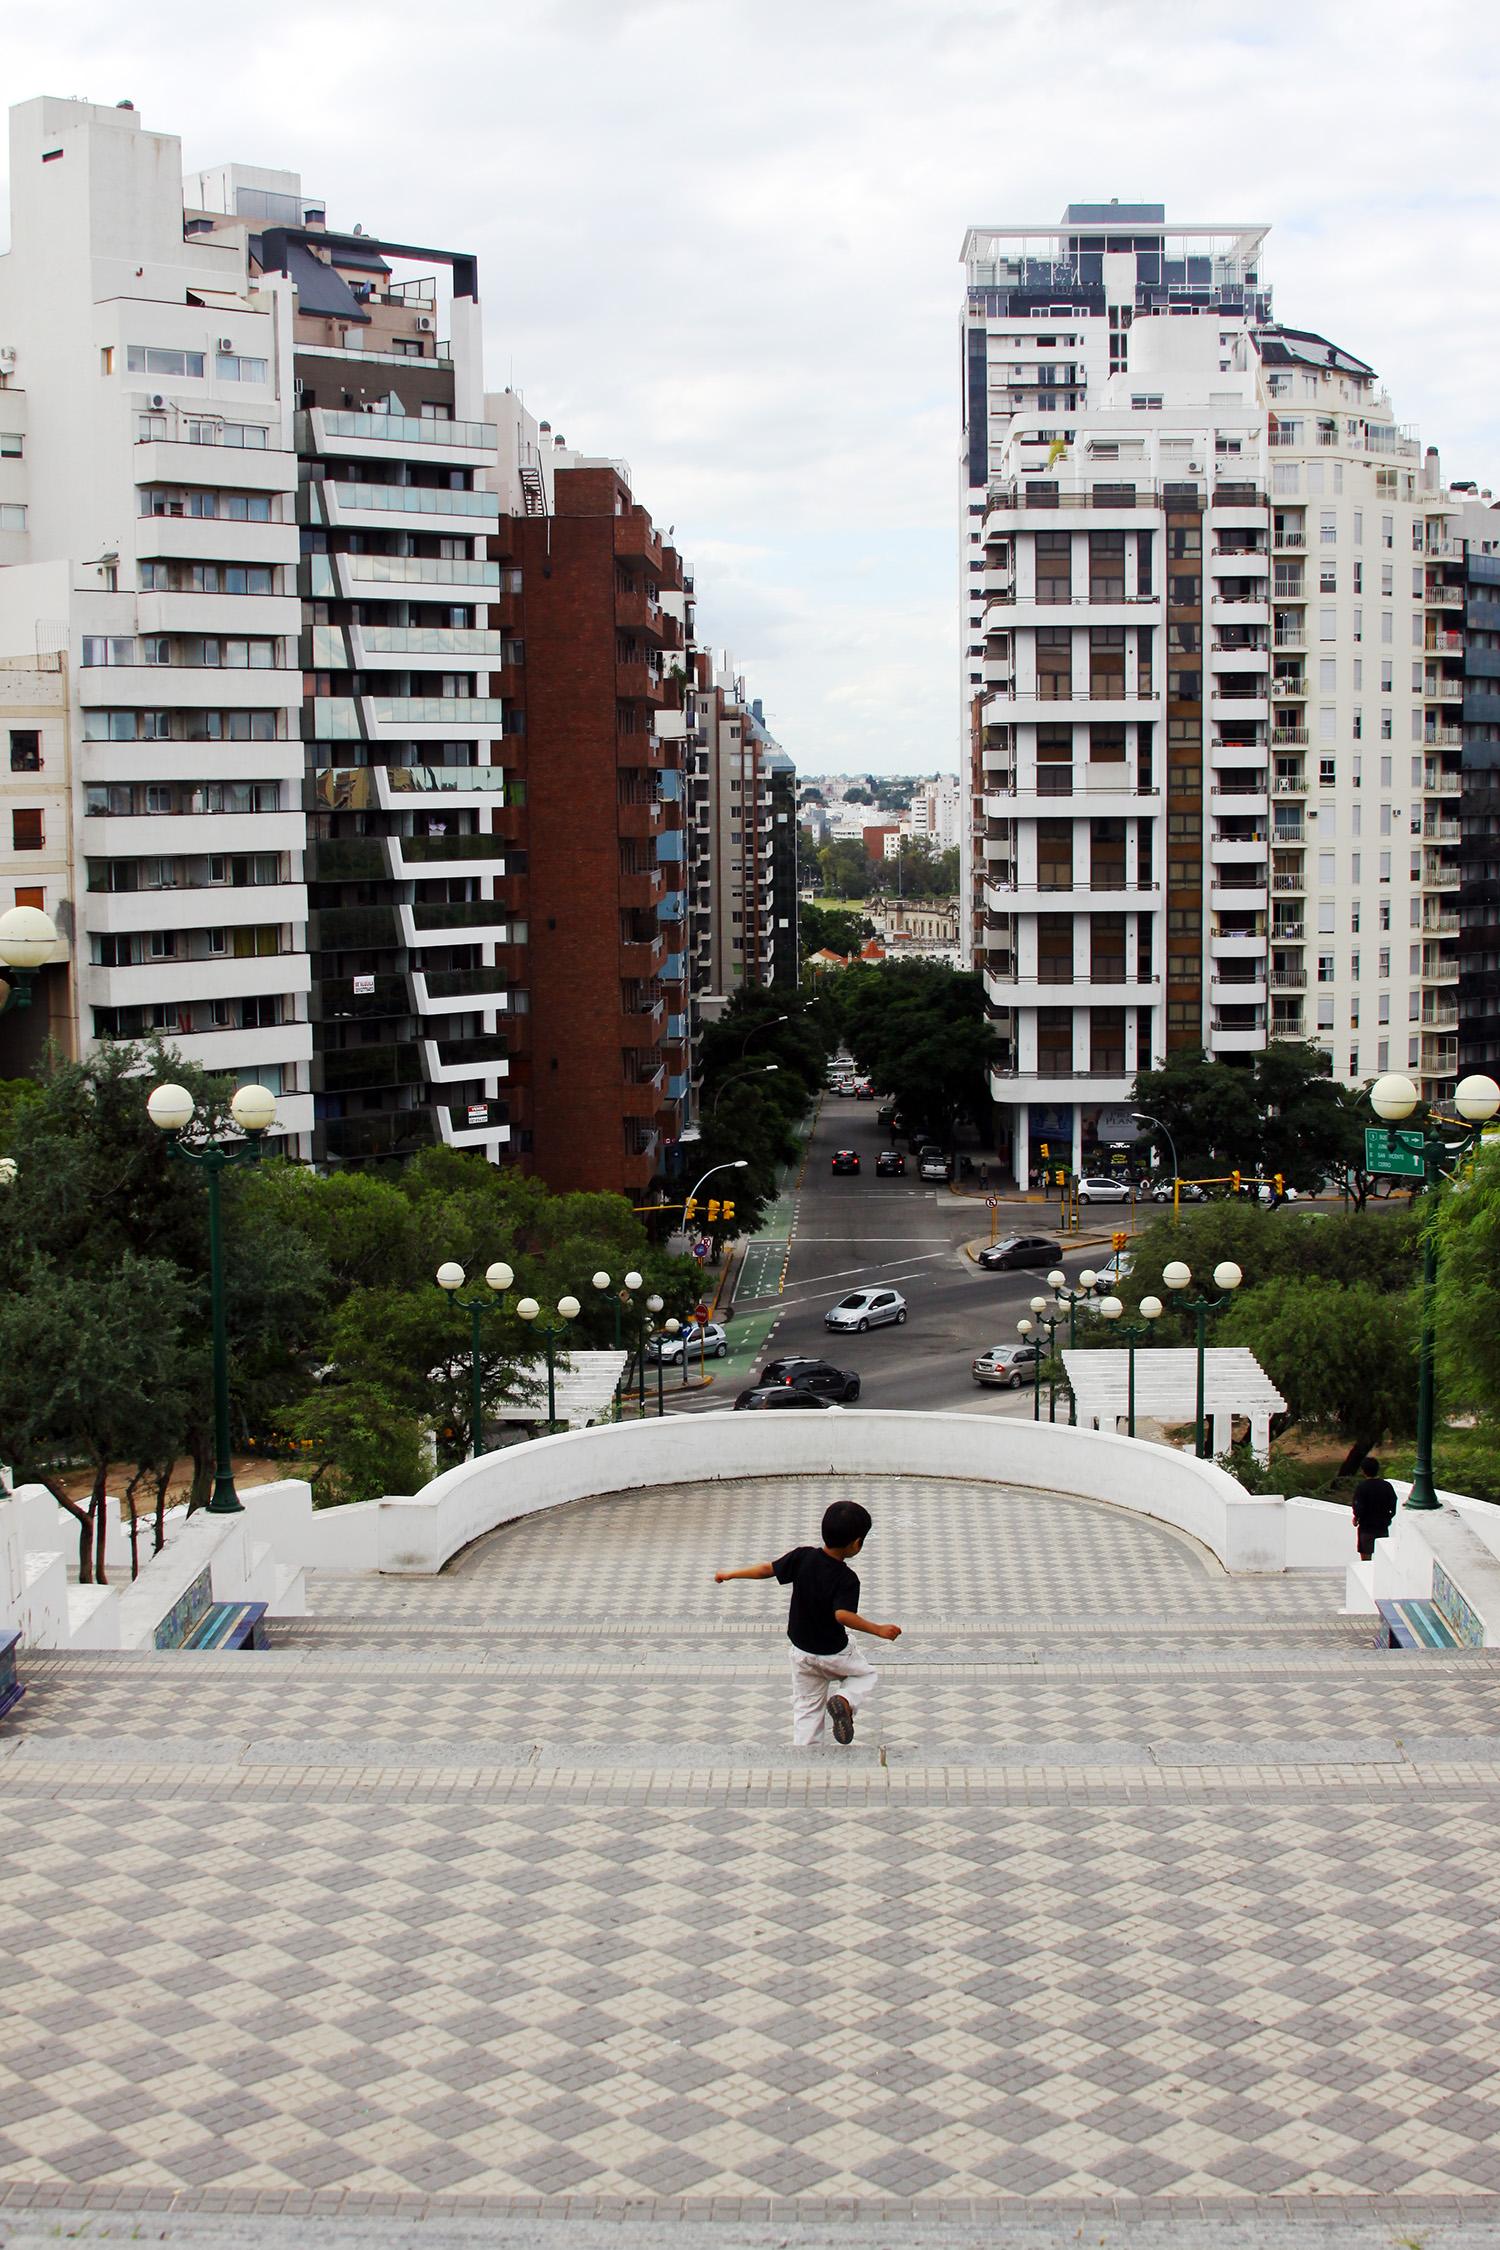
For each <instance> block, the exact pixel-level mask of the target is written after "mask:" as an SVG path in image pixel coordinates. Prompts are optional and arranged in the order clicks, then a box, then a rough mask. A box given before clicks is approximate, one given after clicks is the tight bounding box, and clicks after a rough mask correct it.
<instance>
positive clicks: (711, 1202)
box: [708, 1195, 719, 1227]
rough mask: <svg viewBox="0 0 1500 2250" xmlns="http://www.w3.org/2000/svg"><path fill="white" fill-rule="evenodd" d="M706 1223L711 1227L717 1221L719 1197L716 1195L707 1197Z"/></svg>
mask: <svg viewBox="0 0 1500 2250" xmlns="http://www.w3.org/2000/svg"><path fill="white" fill-rule="evenodd" d="M708 1223H709V1225H710V1226H711V1227H716V1226H717V1225H718V1223H719V1199H718V1197H717V1196H716V1195H711V1196H710V1197H709V1199H708Z"/></svg>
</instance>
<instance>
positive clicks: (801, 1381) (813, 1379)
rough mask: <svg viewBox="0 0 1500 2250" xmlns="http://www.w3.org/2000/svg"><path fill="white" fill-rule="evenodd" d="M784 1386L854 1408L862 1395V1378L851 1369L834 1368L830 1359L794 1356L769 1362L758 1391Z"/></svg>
mask: <svg viewBox="0 0 1500 2250" xmlns="http://www.w3.org/2000/svg"><path fill="white" fill-rule="evenodd" d="M775 1383H781V1384H784V1385H787V1386H789V1387H790V1388H791V1389H792V1390H797V1391H816V1392H817V1394H818V1396H819V1397H820V1398H837V1399H842V1400H843V1402H844V1404H845V1405H846V1406H852V1405H853V1403H854V1401H855V1400H856V1399H857V1398H858V1396H859V1377H858V1376H857V1375H856V1374H855V1372H854V1369H853V1368H852V1367H835V1366H834V1364H833V1361H832V1360H831V1359H810V1358H808V1357H807V1356H806V1355H805V1354H795V1355H793V1356H792V1357H791V1358H788V1359H768V1360H767V1362H766V1364H765V1366H764V1367H763V1368H762V1369H761V1371H760V1374H759V1376H758V1378H757V1383H756V1387H757V1389H762V1390H763V1389H765V1388H767V1387H768V1386H769V1385H771V1384H775Z"/></svg>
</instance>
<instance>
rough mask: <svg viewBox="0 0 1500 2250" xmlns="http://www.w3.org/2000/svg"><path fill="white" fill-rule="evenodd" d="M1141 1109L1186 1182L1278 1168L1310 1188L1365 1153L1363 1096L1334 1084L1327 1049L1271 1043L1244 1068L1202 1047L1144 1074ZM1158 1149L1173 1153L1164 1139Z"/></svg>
mask: <svg viewBox="0 0 1500 2250" xmlns="http://www.w3.org/2000/svg"><path fill="white" fill-rule="evenodd" d="M1134 1106H1135V1107H1136V1108H1138V1109H1140V1110H1143V1111H1146V1112H1148V1113H1149V1114H1150V1115H1151V1116H1152V1117H1155V1118H1157V1119H1159V1120H1160V1122H1161V1124H1162V1125H1164V1126H1165V1127H1166V1129H1167V1132H1168V1133H1170V1135H1171V1137H1172V1141H1173V1142H1174V1143H1175V1145H1176V1150H1177V1161H1178V1164H1179V1166H1180V1168H1181V1171H1182V1176H1183V1178H1184V1179H1218V1178H1223V1177H1224V1176H1225V1175H1227V1174H1228V1173H1230V1172H1232V1171H1236V1170H1238V1171H1240V1172H1243V1173H1244V1175H1245V1177H1246V1178H1247V1179H1250V1178H1258V1179H1273V1178H1274V1177H1275V1175H1276V1174H1277V1173H1278V1172H1279V1173H1281V1175H1282V1177H1283V1178H1284V1179H1285V1180H1286V1181H1287V1182H1288V1183H1289V1185H1291V1186H1293V1187H1296V1188H1301V1189H1312V1188H1318V1187H1320V1186H1321V1185H1322V1183H1323V1181H1324V1180H1325V1179H1327V1178H1328V1177H1329V1176H1330V1174H1331V1175H1334V1176H1335V1177H1340V1178H1342V1177H1343V1176H1344V1174H1345V1172H1346V1171H1347V1170H1348V1169H1349V1167H1351V1166H1352V1165H1355V1164H1356V1163H1357V1161H1358V1160H1359V1159H1361V1158H1362V1155H1363V1147H1364V1143H1363V1129H1362V1122H1361V1117H1360V1109H1359V1097H1358V1096H1356V1095H1353V1094H1352V1093H1351V1092H1350V1090H1349V1089H1348V1088H1345V1087H1342V1086H1339V1085H1336V1084H1335V1082H1334V1080H1333V1078H1332V1076H1331V1073H1330V1067H1329V1063H1328V1058H1327V1056H1326V1055H1324V1053H1323V1052H1322V1050H1321V1048H1318V1047H1313V1046H1309V1045H1307V1044H1305V1043H1304V1042H1303V1041H1300V1040H1273V1041H1272V1042H1271V1044H1270V1045H1269V1046H1268V1047H1267V1048H1266V1049H1265V1050H1264V1052H1263V1053H1261V1054H1259V1055H1256V1056H1255V1057H1254V1058H1253V1060H1252V1061H1251V1062H1250V1063H1249V1064H1247V1065H1240V1064H1235V1063H1225V1062H1211V1061H1210V1060H1209V1059H1208V1057H1207V1056H1206V1055H1205V1054H1204V1053H1202V1051H1201V1050H1197V1051H1194V1052H1191V1053H1184V1054H1180V1055H1174V1056H1173V1057H1172V1059H1171V1061H1170V1062H1169V1063H1167V1065H1166V1066H1165V1068H1163V1069H1161V1070H1146V1071H1142V1072H1140V1073H1139V1075H1138V1076H1137V1078H1136V1081H1135V1094H1134ZM1160 1148H1161V1153H1162V1156H1163V1157H1166V1156H1167V1154H1168V1144H1167V1141H1166V1140H1165V1138H1162V1140H1161V1141H1160ZM1356 1200H1357V1201H1359V1202H1360V1203H1361V1205H1362V1204H1363V1200H1364V1199H1363V1194H1362V1193H1360V1192H1358V1191H1357V1190H1356Z"/></svg>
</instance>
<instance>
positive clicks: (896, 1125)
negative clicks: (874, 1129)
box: [875, 1102, 901, 1133]
mask: <svg viewBox="0 0 1500 2250" xmlns="http://www.w3.org/2000/svg"><path fill="white" fill-rule="evenodd" d="M875 1122H876V1124H877V1125H878V1126H880V1128H881V1130H882V1131H883V1132H887V1133H897V1132H899V1131H900V1130H901V1112H900V1110H898V1109H897V1107H896V1105H895V1103H894V1102H882V1103H881V1105H880V1107H879V1109H877V1110H876V1112H875Z"/></svg>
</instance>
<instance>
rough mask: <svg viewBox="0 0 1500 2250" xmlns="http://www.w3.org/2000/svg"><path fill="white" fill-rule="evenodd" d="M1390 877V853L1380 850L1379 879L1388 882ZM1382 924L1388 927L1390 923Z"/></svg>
mask: <svg viewBox="0 0 1500 2250" xmlns="http://www.w3.org/2000/svg"><path fill="white" fill-rule="evenodd" d="M1390 879H1391V855H1390V853H1389V852H1382V853H1381V855H1380V880H1381V881H1382V883H1388V882H1389V881H1390ZM1383 926H1384V927H1386V928H1389V926H1390V925H1389V924H1388V923H1387V924H1385V925H1383Z"/></svg>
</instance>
